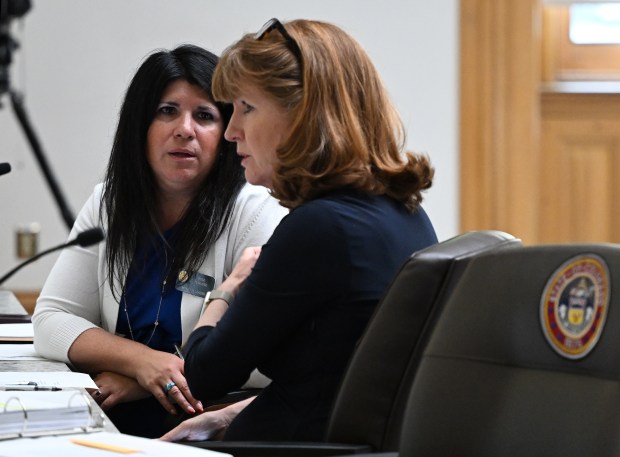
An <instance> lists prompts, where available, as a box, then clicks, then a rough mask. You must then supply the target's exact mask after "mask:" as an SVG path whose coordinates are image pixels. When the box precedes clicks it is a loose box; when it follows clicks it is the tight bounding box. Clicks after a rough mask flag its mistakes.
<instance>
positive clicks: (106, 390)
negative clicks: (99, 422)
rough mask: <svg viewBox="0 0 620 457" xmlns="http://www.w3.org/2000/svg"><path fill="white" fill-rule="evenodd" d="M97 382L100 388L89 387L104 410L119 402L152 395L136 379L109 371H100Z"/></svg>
mask: <svg viewBox="0 0 620 457" xmlns="http://www.w3.org/2000/svg"><path fill="white" fill-rule="evenodd" d="M95 384H97V387H98V389H96V390H93V389H89V393H90V394H91V396H92V397H93V398H94V400H95V401H96V402H97V403H98V404H99V406H101V409H102V410H103V411H108V410H109V409H110V408H112V407H113V406H115V405H117V404H119V403H124V402H128V401H134V400H141V399H143V398H147V397H149V396H150V395H151V393H150V392H149V391H148V390H144V389H143V388H142V387H140V384H138V381H136V380H135V379H132V378H129V377H127V376H123V375H122V374H118V373H111V372H109V371H105V372H103V373H99V374H98V375H97V376H96V377H95Z"/></svg>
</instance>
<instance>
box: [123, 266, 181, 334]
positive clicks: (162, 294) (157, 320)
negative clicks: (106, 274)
mask: <svg viewBox="0 0 620 457" xmlns="http://www.w3.org/2000/svg"><path fill="white" fill-rule="evenodd" d="M165 265H166V267H167V266H168V255H167V254H166V264H165ZM164 268H165V267H164ZM169 274H170V269H168V272H167V273H166V274H165V276H164V279H163V281H162V283H161V293H160V294H159V305H157V314H156V315H155V322H153V330H152V331H151V335H150V336H149V339H148V340H146V342H145V343H144V344H145V345H146V346H148V345H149V343H150V342H151V340H152V339H153V335H155V331H156V330H157V327H158V326H159V313H160V312H161V304H162V302H163V300H164V292H165V290H166V283H167V282H168V276H169ZM123 298H124V301H125V307H124V310H125V317H126V318H127V327H128V328H129V336H131V339H132V340H133V341H136V339H135V338H134V335H133V329H132V328H131V321H130V320H129V312H128V311H127V296H126V295H125V288H124V287H123Z"/></svg>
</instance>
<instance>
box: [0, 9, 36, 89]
mask: <svg viewBox="0 0 620 457" xmlns="http://www.w3.org/2000/svg"><path fill="white" fill-rule="evenodd" d="M29 9H30V0H0V95H2V94H4V93H5V92H7V91H8V90H9V65H10V64H11V60H12V52H13V51H14V50H15V49H17V47H18V46H19V44H18V43H17V41H15V40H14V39H13V38H12V37H11V33H10V24H11V20H12V19H14V18H18V17H21V16H23V15H24V14H26V13H27V12H28V10H29Z"/></svg>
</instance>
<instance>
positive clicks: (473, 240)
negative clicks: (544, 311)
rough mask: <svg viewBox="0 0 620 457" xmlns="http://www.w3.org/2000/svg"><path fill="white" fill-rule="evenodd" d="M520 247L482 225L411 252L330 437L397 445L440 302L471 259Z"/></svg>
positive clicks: (367, 336)
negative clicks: (482, 227) (422, 354)
mask: <svg viewBox="0 0 620 457" xmlns="http://www.w3.org/2000/svg"><path fill="white" fill-rule="evenodd" d="M521 246H522V244H521V241H520V240H518V239H516V238H514V237H513V236H512V235H509V234H507V233H504V232H500V231H477V232H468V233H464V234H462V235H459V236H456V237H454V238H451V239H449V240H446V241H443V242H441V243H438V244H436V245H433V246H431V247H429V248H427V249H424V250H422V251H419V252H417V253H415V254H413V255H412V256H411V257H410V258H409V260H408V261H407V262H406V263H405V264H404V265H403V267H402V268H401V270H400V271H399V273H398V274H397V275H396V276H395V278H394V280H393V282H392V284H391V285H390V287H389V288H388V290H387V291H386V294H385V296H384V298H383V299H382V300H381V302H380V303H379V304H378V306H377V311H376V312H375V315H374V316H373V318H372V319H371V321H370V323H369V326H368V328H367V329H366V331H365V333H364V335H363V336H362V338H361V340H360V342H359V344H358V347H357V348H356V351H355V353H354V355H353V357H352V360H351V362H350V364H349V367H348V369H347V371H346V374H345V376H344V379H343V382H342V385H341V388H340V392H339V395H338V397H337V399H336V402H335V405H334V408H333V412H332V416H331V421H330V424H329V428H328V436H327V441H328V442H331V443H364V444H370V445H371V447H372V449H373V450H375V451H395V450H397V449H398V445H399V438H400V429H401V427H402V418H403V413H404V410H405V405H406V400H407V398H408V396H409V391H410V387H411V383H412V380H413V378H414V375H415V371H416V368H417V365H418V363H419V360H420V356H421V350H422V348H423V347H424V345H425V344H426V341H427V338H428V335H429V334H430V333H431V329H432V328H433V326H434V318H435V313H436V311H437V310H438V308H440V304H441V303H442V302H443V300H444V299H445V298H446V297H447V296H449V295H450V293H451V291H452V289H453V288H454V286H455V285H456V284H457V283H458V281H459V279H460V277H461V274H462V272H463V270H464V268H465V266H466V265H467V263H468V262H469V261H470V260H471V259H472V258H474V257H476V256H478V255H481V254H483V253H486V252H492V251H493V252H494V251H499V250H505V249H513V248H517V247H521Z"/></svg>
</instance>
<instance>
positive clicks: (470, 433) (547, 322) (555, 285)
mask: <svg viewBox="0 0 620 457" xmlns="http://www.w3.org/2000/svg"><path fill="white" fill-rule="evenodd" d="M618 286H620V245H613V244H587V245H586V244H583V245H547V246H533V247H525V248H522V249H516V250H509V251H501V252H494V253H491V254H487V255H483V256H479V257H477V258H475V259H473V260H472V261H471V262H470V264H469V265H468V267H467V269H466V271H465V272H464V273H463V275H462V277H461V280H460V281H459V283H458V284H457V286H456V287H455V289H454V291H453V292H452V294H451V296H450V297H449V298H448V299H447V300H446V303H445V306H444V309H443V312H442V313H441V315H440V316H439V318H438V320H437V323H436V325H435V329H434V331H433V334H432V336H431V338H430V340H429V342H428V344H427V346H426V348H425V350H424V354H423V356H422V360H421V362H420V365H419V368H418V371H417V374H416V378H415V381H414V383H413V388H412V391H411V395H410V398H409V401H408V404H407V411H406V414H405V418H404V431H403V436H402V440H401V448H400V456H401V457H420V456H424V457H426V456H442V457H444V456H477V457H504V456H508V457H509V456H515V457H516V456H519V457H522V456H528V457H533V456H556V455H557V456H562V457H573V456H574V457H583V456H597V457H605V456H617V455H620V293H619V290H616V289H617V288H618Z"/></svg>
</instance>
